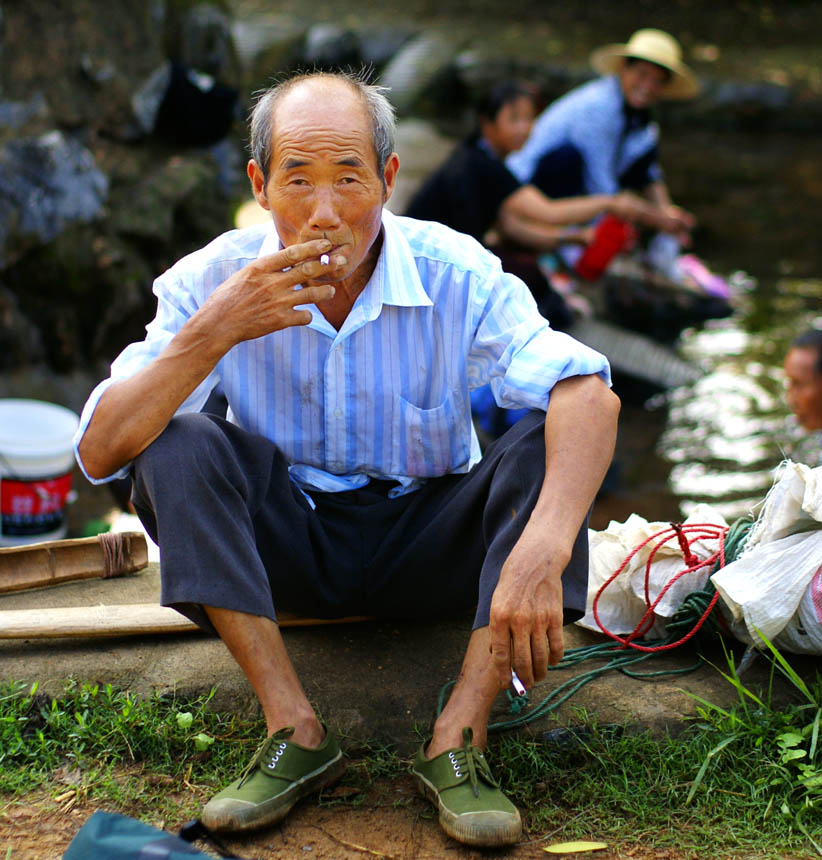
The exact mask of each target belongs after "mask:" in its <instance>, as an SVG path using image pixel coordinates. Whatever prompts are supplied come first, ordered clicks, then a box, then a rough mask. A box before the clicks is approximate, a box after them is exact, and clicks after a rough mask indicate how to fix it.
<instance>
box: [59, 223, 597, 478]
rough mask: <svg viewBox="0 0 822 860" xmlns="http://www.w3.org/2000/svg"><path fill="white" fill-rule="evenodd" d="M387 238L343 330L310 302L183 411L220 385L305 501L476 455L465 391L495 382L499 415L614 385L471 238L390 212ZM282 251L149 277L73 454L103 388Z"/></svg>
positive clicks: (455, 468) (210, 380)
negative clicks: (560, 388)
mask: <svg viewBox="0 0 822 860" xmlns="http://www.w3.org/2000/svg"><path fill="white" fill-rule="evenodd" d="M383 234H384V241H383V246H382V251H381V254H380V257H379V260H378V262H377V266H376V268H375V270H374V273H373V275H372V277H371V279H370V280H369V282H368V283H367V284H366V286H365V288H364V290H363V291H362V293H361V294H360V295H359V296H358V297H357V299H356V301H355V302H354V305H353V307H352V309H351V311H350V313H349V315H348V317H347V318H346V320H345V322H344V324H343V326H342V328H341V329H340V330H339V331H337V330H336V329H334V328H333V326H331V325H330V324H329V323H328V321H327V320H326V319H325V317H323V315H322V314H321V313H320V312H319V310H318V309H317V308H316V307H315V306H314V305H306V306H305V307H306V308H308V309H309V310H310V311H311V312H312V321H311V323H310V324H309V325H307V326H297V327H292V328H286V329H283V330H282V331H277V332H273V333H272V334H269V335H266V336H264V337H260V338H257V339H256V340H251V341H245V342H243V343H240V344H238V345H237V346H235V347H233V348H232V349H231V350H229V352H228V353H226V355H225V356H224V357H223V358H222V359H221V360H220V361H219V363H218V364H217V366H216V367H215V368H214V370H213V372H212V373H211V374H210V375H209V376H208V377H207V378H206V379H205V380H204V381H203V382H202V383H201V384H200V385H199V386H198V387H197V388H196V389H195V391H194V392H192V394H191V395H190V396H189V397H188V398H187V400H186V401H185V402H184V403H183V404H182V406H181V407H180V411H181V412H189V411H197V410H199V409H201V408H202V406H203V404H204V403H205V401H206V399H207V397H208V395H209V393H210V392H211V391H212V390H213V389H214V388H215V387H216V386H218V385H219V386H220V387H221V388H222V390H223V392H224V393H225V395H226V398H227V400H228V403H229V413H228V418H229V420H230V421H233V422H234V423H235V424H238V425H239V426H241V427H243V428H245V429H247V430H249V431H251V432H253V433H257V434H261V435H263V436H266V437H268V438H269V439H271V440H272V441H273V442H274V443H275V444H276V445H277V446H278V447H279V448H280V449H281V450H282V451H283V453H284V454H285V456H286V458H287V460H288V462H289V463H290V464H291V476H292V479H293V480H294V481H296V483H297V484H298V485H299V486H300V487H301V488H303V489H304V490H309V491H310V490H312V489H315V490H324V491H336V490H345V489H351V488H353V487H358V486H362V485H364V484H365V483H367V482H368V480H369V476H373V477H380V478H388V479H394V480H397V481H398V482H399V484H400V486H399V487H398V488H397V489H396V491H395V494H397V493H402V492H407V491H410V490H411V489H414V488H415V487H416V486H418V485H419V484H420V482H421V481H423V480H425V479H426V478H429V477H433V476H438V475H444V474H447V473H452V472H467V471H468V470H469V469H470V468H471V466H472V465H474V464H475V463H476V462H477V461H478V460H479V459H480V449H479V443H478V441H477V436H476V433H475V432H474V428H473V424H472V421H471V407H470V399H469V393H470V391H471V389H473V388H477V387H478V386H480V385H483V384H485V383H486V382H488V381H490V382H491V386H492V389H493V392H494V395H495V397H496V399H497V402H498V403H499V404H500V405H501V406H507V407H529V408H532V409H541V410H545V409H546V408H547V406H548V398H549V392H550V390H551V388H552V387H553V385H554V384H555V383H556V382H557V381H558V380H560V379H564V378H565V377H569V376H575V375H581V374H600V375H601V376H602V377H603V378H604V379H605V380H606V381H608V382H610V374H609V368H608V362H607V360H606V359H605V358H604V356H602V355H600V354H599V353H597V352H594V351H593V350H591V349H589V348H588V347H586V346H584V345H583V344H581V343H579V342H577V341H575V340H574V339H573V338H571V337H569V336H568V335H566V334H563V333H561V332H556V331H554V330H553V329H551V328H550V326H549V325H548V322H547V321H546V320H545V319H544V318H543V317H541V316H540V315H539V313H538V312H537V308H536V304H535V303H534V300H533V298H532V297H531V294H530V292H529V291H528V289H527V287H526V286H525V285H524V284H523V283H522V282H521V281H520V280H518V279H517V278H515V277H514V276H513V275H509V274H506V273H504V272H503V271H502V270H501V267H500V263H499V260H497V258H496V257H494V256H493V255H492V254H490V253H489V252H488V251H486V250H485V249H484V248H483V247H482V246H481V245H480V244H479V243H478V242H476V241H475V240H474V239H472V238H470V237H469V236H465V235H463V234H461V233H456V232H454V231H453V230H451V229H449V228H448V227H445V226H443V225H441V224H434V223H431V222H424V221H415V220H413V219H411V218H403V217H400V216H396V215H393V214H392V213H391V212H389V211H388V210H385V211H384V213H383ZM279 248H280V242H279V239H278V237H277V234H276V232H275V230H274V227H273V224H265V225H255V226H253V227H248V228H245V229H243V230H234V231H231V232H229V233H226V234H224V235H222V236H220V237H219V238H217V239H215V240H214V241H213V242H212V243H210V244H209V245H207V246H206V247H205V248H203V249H201V250H199V251H196V252H195V253H193V254H190V255H189V256H187V257H184V258H183V259H182V260H180V261H179V262H178V263H177V264H176V265H174V266H173V267H172V268H171V269H169V270H168V271H167V272H166V273H165V274H164V275H162V276H161V277H160V278H158V279H157V280H156V282H155V285H154V292H155V293H156V295H157V299H158V309H157V315H156V317H155V318H154V320H153V321H152V322H151V323H150V324H149V325H148V326H147V328H146V332H147V334H146V338H145V340H144V341H142V342H140V343H135V344H131V345H130V346H128V347H126V349H125V350H124V351H123V352H122V353H121V354H120V356H118V358H117V359H116V360H115V361H114V363H113V364H112V367H111V376H110V377H109V379H107V380H105V381H103V382H101V383H100V385H98V386H97V388H95V389H94V391H93V392H92V393H91V396H90V397H89V400H88V402H87V403H86V406H85V408H84V409H83V414H82V416H81V422H80V428H79V430H78V432H77V436H76V437H75V452H76V450H77V444H79V440H80V438H81V437H82V435H83V433H84V432H85V430H86V427H87V426H88V422H89V420H90V418H91V416H92V413H93V411H94V408H95V406H96V404H97V402H98V400H99V398H100V396H101V395H102V394H103V392H104V391H105V389H106V388H107V387H108V385H110V384H111V383H112V382H113V381H116V380H118V379H122V378H126V377H129V376H131V375H132V374H134V373H135V372H136V371H137V370H139V369H140V368H141V367H143V366H144V365H146V364H147V363H148V362H150V361H151V360H152V359H154V358H155V357H156V356H157V355H158V354H159V353H160V352H161V351H162V349H163V348H164V347H165V346H166V345H167V344H168V343H169V342H170V341H171V339H172V338H173V337H174V335H175V334H176V332H178V331H179V330H180V328H181V327H182V326H183V324H184V323H185V322H186V320H187V319H189V318H190V317H191V316H192V314H194V313H195V311H196V310H197V308H198V307H199V306H200V305H202V303H203V302H204V301H205V299H206V298H207V297H208V296H209V295H210V294H211V292H212V291H213V290H214V289H216V288H217V287H218V286H219V285H220V284H221V283H222V282H223V281H224V280H225V279H226V278H228V277H229V275H231V274H232V273H233V272H235V271H237V270H238V269H240V268H241V267H243V266H245V265H246V264H247V263H250V262H251V261H253V260H255V259H256V258H257V257H260V256H264V255H266V254H271V253H274V252H276V251H277V250H278V249H279ZM78 461H79V455H78ZM80 465H81V467H82V463H80ZM83 471H84V472H85V469H83ZM127 471H128V468H125V469H123V470H121V471H120V472H118V473H117V474H116V475H110V476H108V477H107V478H103V479H100V480H99V481H95V483H102V482H103V481H107V480H112V479H113V478H115V477H119V476H122V475H124V474H126V473H127ZM86 474H87V473H86ZM87 477H88V475H87Z"/></svg>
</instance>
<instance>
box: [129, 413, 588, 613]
mask: <svg viewBox="0 0 822 860" xmlns="http://www.w3.org/2000/svg"><path fill="white" fill-rule="evenodd" d="M544 417H545V416H544V414H543V413H538V412H534V413H529V414H528V415H526V416H525V417H524V418H523V419H522V420H521V421H519V422H518V423H517V424H516V425H515V426H514V427H512V428H511V429H510V430H509V431H508V432H507V433H506V434H505V435H503V436H502V437H500V438H499V439H498V440H497V441H496V442H494V443H493V444H492V445H491V446H489V448H488V449H487V451H486V452H485V455H484V457H483V459H482V461H481V462H480V463H479V464H477V465H476V466H475V467H474V468H473V469H472V470H471V471H470V472H468V473H467V474H464V475H446V476H444V477H441V478H435V479H432V480H430V481H428V482H427V483H426V484H425V485H424V486H423V487H422V488H420V489H419V490H417V491H415V492H412V493H408V494H406V495H403V496H399V497H398V498H389V497H388V495H387V491H388V488H389V485H388V484H387V482H384V481H373V482H372V483H371V484H369V485H368V486H366V487H364V488H362V489H360V490H350V491H347V492H343V493H312V499H313V500H314V502H315V505H316V508H315V509H312V507H311V505H310V503H309V502H308V500H307V499H306V497H305V496H304V495H303V494H302V492H300V490H299V489H298V488H297V487H296V486H295V485H294V484H293V483H292V482H291V481H290V479H289V476H288V466H287V463H286V461H285V458H284V456H283V454H282V452H281V451H280V450H279V448H277V447H276V445H274V444H273V443H271V442H270V441H269V440H267V439H265V438H263V437H261V436H255V435H252V434H250V433H248V432H246V431H244V430H242V429H240V428H238V427H236V426H235V425H233V424H230V423H228V422H227V421H225V420H223V419H221V418H219V417H217V416H214V415H208V414H203V413H200V414H191V415H182V416H178V417H176V418H174V419H173V420H172V421H171V423H170V424H169V425H168V427H167V429H166V430H165V431H164V432H163V433H162V434H161V435H160V436H159V437H158V438H157V439H156V440H155V441H154V442H153V443H152V444H151V445H150V446H149V447H148V448H147V449H146V450H145V451H144V452H143V453H142V454H141V455H140V456H139V457H138V458H137V460H136V461H135V464H134V492H133V497H132V498H133V502H134V506H135V509H136V511H137V513H138V514H139V516H140V519H141V520H142V522H143V523H144V525H145V527H146V529H147V531H148V532H149V534H150V535H151V536H152V538H153V539H154V540H155V541H156V542H157V543H158V544H159V546H160V559H161V562H160V563H161V571H162V602H163V603H164V604H165V605H169V606H174V607H175V608H176V609H178V610H179V611H180V612H182V613H183V614H185V615H187V616H188V617H189V618H192V619H193V620H194V621H196V622H197V623H198V624H200V625H201V626H203V627H205V628H206V629H211V625H210V624H209V622H208V620H207V618H206V615H205V613H204V612H203V610H202V608H201V606H202V605H207V606H217V607H222V608H226V609H233V610H238V611H241V612H246V613H251V614H255V615H263V616H266V617H268V618H272V619H275V620H276V613H275V607H276V608H280V609H286V610H290V611H294V612H298V613H301V614H307V615H311V616H313V617H327V618H333V617H343V616H346V615H373V616H376V617H390V618H416V619H421V618H434V617H444V616H448V615H451V616H453V615H454V614H456V613H459V612H461V611H465V610H467V609H469V608H470V607H472V606H474V605H476V606H477V610H476V615H475V619H474V627H475V628H476V627H482V626H484V625H486V624H488V617H489V609H490V604H491V597H492V595H493V592H494V588H495V587H496V584H497V580H498V578H499V573H500V570H501V568H502V565H503V563H504V562H505V559H506V558H507V557H508V554H509V553H510V551H511V548H512V547H513V545H514V543H515V542H516V540H517V539H518V537H519V535H520V534H521V532H522V529H523V528H524V526H525V523H526V522H527V520H528V517H529V515H530V513H531V511H532V510H533V507H534V505H535V503H536V500H537V496H538V495H539V491H540V488H541V486H542V481H543V476H544V464H545V444H544ZM562 581H563V590H564V600H563V603H564V608H565V612H566V616H565V617H566V622H569V621H573V620H575V619H577V618H579V617H581V616H582V614H583V613H584V610H585V597H586V590H587V581H588V539H587V521H586V522H585V523H583V526H582V528H581V529H580V532H579V534H578V536H577V539H576V543H575V546H574V551H573V555H572V558H571V561H570V563H569V565H568V567H567V568H566V570H565V572H564V574H563V580H562Z"/></svg>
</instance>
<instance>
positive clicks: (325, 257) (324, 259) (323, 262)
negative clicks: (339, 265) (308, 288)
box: [320, 254, 331, 266]
mask: <svg viewBox="0 0 822 860" xmlns="http://www.w3.org/2000/svg"><path fill="white" fill-rule="evenodd" d="M330 262H331V258H330V257H329V256H328V254H322V255H321V256H320V265H321V266H327V265H328V264H329V263H330Z"/></svg>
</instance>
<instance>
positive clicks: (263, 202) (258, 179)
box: [246, 158, 270, 209]
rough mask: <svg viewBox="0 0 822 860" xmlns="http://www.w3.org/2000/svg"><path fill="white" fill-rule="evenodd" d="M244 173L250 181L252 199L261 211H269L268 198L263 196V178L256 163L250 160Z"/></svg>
mask: <svg viewBox="0 0 822 860" xmlns="http://www.w3.org/2000/svg"><path fill="white" fill-rule="evenodd" d="M246 173H247V174H248V178H249V179H250V180H251V190H252V192H253V193H254V199H255V200H256V201H257V203H259V204H260V206H262V207H263V209H270V207H269V205H268V198H267V197H266V196H265V176H263V172H262V170H260V166H259V165H258V164H257V162H256V161H254V159H253V158H252V159H251V160H250V161H249V162H248V166H247V167H246Z"/></svg>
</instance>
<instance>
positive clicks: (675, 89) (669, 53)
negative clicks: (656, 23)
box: [591, 29, 699, 99]
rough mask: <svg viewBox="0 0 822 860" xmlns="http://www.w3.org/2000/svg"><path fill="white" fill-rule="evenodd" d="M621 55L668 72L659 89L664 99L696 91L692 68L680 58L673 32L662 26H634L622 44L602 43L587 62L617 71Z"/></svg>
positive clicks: (607, 71)
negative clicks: (661, 89)
mask: <svg viewBox="0 0 822 860" xmlns="http://www.w3.org/2000/svg"><path fill="white" fill-rule="evenodd" d="M625 57H636V59H638V60H646V61H647V62H649V63H655V64H656V65H658V66H662V68H663V69H667V70H668V71H669V72H671V80H670V82H669V83H668V85H667V86H666V87H665V89H664V90H663V92H662V97H663V98H666V99H689V98H692V97H693V96H695V95H696V94H697V93H698V92H699V83H698V82H697V80H696V77H695V76H694V74H693V72H692V71H691V70H690V69H689V68H688V67H687V66H686V65H685V64H684V63H683V62H682V48H680V46H679V42H677V40H676V39H674V37H673V36H670V35H668V33H665V32H663V31H662V30H650V29H646V30H637V31H636V33H634V34H633V36H631V38H630V39H629V40H628V42H627V44H625V45H604V46H603V47H602V48H597V49H596V50H595V51H594V52H593V53H592V54H591V65H592V66H593V67H594V68H595V69H596V70H597V71H598V72H600V73H601V74H604V75H612V74H614V73H615V72H617V71H619V69H620V67H621V65H622V60H623V59H624V58H625Z"/></svg>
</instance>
